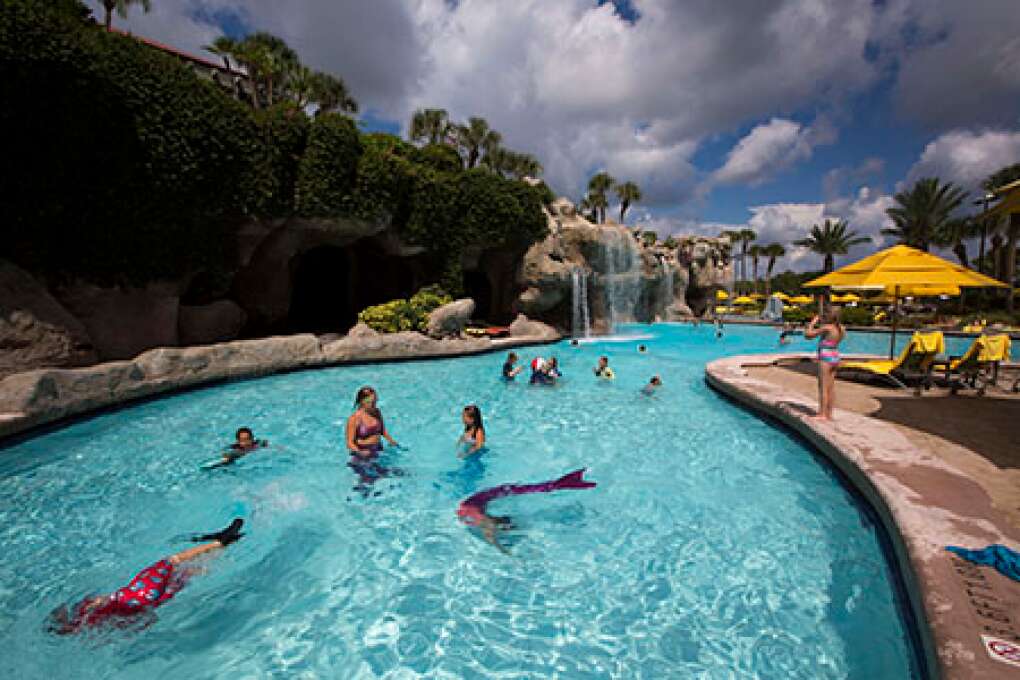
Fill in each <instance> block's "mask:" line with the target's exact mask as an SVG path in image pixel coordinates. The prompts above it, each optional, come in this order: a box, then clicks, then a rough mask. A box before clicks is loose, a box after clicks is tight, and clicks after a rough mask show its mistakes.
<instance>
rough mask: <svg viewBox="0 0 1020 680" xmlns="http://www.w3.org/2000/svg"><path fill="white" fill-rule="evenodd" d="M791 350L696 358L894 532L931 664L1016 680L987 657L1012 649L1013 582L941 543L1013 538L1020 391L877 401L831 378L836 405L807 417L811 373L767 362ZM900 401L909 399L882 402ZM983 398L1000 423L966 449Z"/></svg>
mask: <svg viewBox="0 0 1020 680" xmlns="http://www.w3.org/2000/svg"><path fill="white" fill-rule="evenodd" d="M809 356H810V355H803V357H802V358H808V357H809ZM791 357H801V355H790V354H774V355H752V356H737V357H728V358H725V359H719V360H716V361H713V362H710V363H709V364H708V365H707V366H706V367H705V377H706V380H707V382H708V383H709V384H710V385H711V386H712V387H713V388H715V389H717V390H718V391H720V392H722V393H723V394H726V395H728V396H729V397H731V398H733V399H735V400H736V401H738V402H740V403H742V404H744V405H746V406H748V407H750V408H752V409H753V410H756V411H758V412H761V413H763V414H765V415H768V416H770V417H772V418H774V419H776V420H778V421H780V422H781V423H783V424H784V425H786V426H788V427H790V428H791V429H793V430H794V431H796V432H798V433H800V434H801V435H803V436H804V437H806V438H807V439H808V440H809V441H811V442H812V443H813V444H814V445H815V446H816V448H817V449H818V450H820V451H821V452H822V453H823V454H824V455H825V456H826V457H827V458H828V459H829V460H831V461H832V463H833V464H834V465H835V466H836V467H837V468H838V469H840V470H841V471H842V472H843V473H844V474H845V475H846V476H847V477H848V478H849V479H850V481H851V482H852V483H853V484H854V485H855V486H856V487H857V488H858V489H859V490H860V492H861V493H862V494H863V496H864V497H865V498H866V499H867V500H868V501H869V502H870V503H871V505H872V506H873V507H874V509H875V510H876V512H877V514H878V515H879V517H880V518H881V520H882V522H883V524H884V525H885V527H886V529H887V530H888V533H889V535H890V538H891V540H892V543H893V549H894V551H895V553H896V558H897V562H898V565H899V567H900V569H901V572H902V574H903V576H904V580H905V585H906V588H907V591H908V597H909V600H910V606H911V609H912V610H913V613H914V616H915V619H916V620H917V621H918V625H919V628H920V634H921V635H920V637H921V642H922V648H923V650H922V651H923V654H924V656H925V657H926V659H927V662H928V666H929V670H931V671H932V672H933V673H934V674H935V675H936V676H937V677H942V678H951V679H953V680H957V679H961V680H962V679H968V680H969V679H975V680H976V679H977V678H982V679H988V678H1013V677H1017V678H1020V664H1017V665H1011V664H1009V663H1007V662H1006V661H1004V660H998V659H996V658H993V656H992V654H993V652H992V651H990V650H991V649H992V648H994V649H996V650H998V651H999V652H1003V650H1007V652H1006V654H1002V653H1000V654H999V655H998V656H1004V655H1005V656H1008V649H1009V647H1008V645H1014V646H1015V648H1016V649H1017V651H1018V652H1020V621H1018V620H1017V617H1018V612H1020V583H1017V582H1015V581H1012V580H1010V579H1008V578H1006V577H1005V576H1002V575H1001V574H999V573H998V572H996V571H995V570H994V569H991V568H989V567H977V566H975V565H972V564H970V563H968V562H966V561H964V560H962V559H960V558H958V557H956V556H955V555H953V554H952V553H949V552H947V551H946V550H945V546H946V545H960V546H964V547H967V548H983V547H985V546H986V545H989V544H993V543H1002V544H1005V545H1007V546H1010V547H1012V548H1014V549H1017V548H1018V546H1020V504H1018V503H1017V502H1016V497H1015V496H1013V495H1011V494H1012V493H1013V492H1016V487H1017V479H1016V475H1017V474H1018V473H1017V468H1018V467H1020V451H1018V449H1020V443H1018V442H1020V436H1018V432H1020V399H1015V398H1008V397H1004V398H1002V399H996V398H994V397H992V396H986V397H984V398H983V399H984V401H982V402H977V401H976V398H975V399H971V398H968V397H964V396H958V397H953V398H940V397H936V396H932V395H931V393H928V394H927V395H926V396H924V397H920V398H917V397H912V396H910V397H908V396H906V395H907V394H909V393H904V394H902V395H901V394H896V393H895V392H891V391H885V392H886V393H887V396H886V398H882V397H881V396H880V395H876V394H874V393H869V392H868V391H866V390H865V389H864V386H857V385H852V384H849V383H846V382H845V381H842V380H841V381H840V382H839V384H838V385H837V392H836V394H837V405H839V406H841V407H842V408H837V410H836V412H835V419H834V421H833V422H831V423H827V422H824V421H817V420H814V419H812V418H811V416H812V415H814V413H815V407H816V405H817V402H816V399H817V397H816V387H815V383H814V378H813V376H811V375H810V374H805V373H803V372H801V371H796V370H789V369H787V368H781V367H779V366H777V365H776V364H777V362H789V361H790V360H791ZM858 388H860V389H858ZM870 389H871V390H874V389H875V388H870ZM992 394H993V393H992V392H991V391H990V392H989V395H992ZM905 399H911V400H915V401H913V402H910V403H908V402H903V403H889V402H898V401H900V400H905ZM869 400H870V401H869ZM1000 402H1001V403H1000ZM876 404H877V408H876ZM963 404H966V405H965V406H963V407H962V408H961V407H959V405H963ZM982 407H983V408H984V409H987V408H993V407H994V408H1004V409H1006V413H1005V414H999V415H997V416H993V417H992V418H991V419H987V418H986V416H984V415H982V421H981V422H982V423H985V422H987V423H988V428H989V430H991V429H992V428H993V427H996V428H998V431H997V433H996V434H991V433H990V432H989V434H988V436H987V441H988V442H990V444H989V445H988V446H986V447H984V448H985V453H984V454H982V453H979V452H977V451H974V450H972V449H970V448H969V447H968V444H969V445H971V446H977V442H979V441H980V440H981V438H982V435H981V434H980V428H977V429H975V428H970V430H968V429H967V428H965V427H961V426H960V425H961V423H963V422H964V421H967V417H968V416H967V413H968V410H969V412H970V413H971V414H972V415H973V414H976V413H978V410H977V409H982ZM954 412H955V413H954ZM960 413H962V415H960ZM996 418H1000V419H1001V422H998V421H996V420H995V419H996ZM954 422H956V427H954V425H953V423H954ZM969 422H973V419H971V420H970V421H969ZM994 423H997V425H996V424H994ZM977 448H982V447H977ZM995 469H998V470H999V471H1001V475H1003V477H1000V476H999V475H997V474H996V471H995ZM1011 487H1012V488H1011ZM995 640H997V641H1000V642H994V641H995Z"/></svg>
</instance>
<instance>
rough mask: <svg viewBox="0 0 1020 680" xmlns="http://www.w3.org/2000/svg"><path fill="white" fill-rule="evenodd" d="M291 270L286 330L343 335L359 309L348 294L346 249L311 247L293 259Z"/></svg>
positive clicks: (348, 273) (347, 256) (349, 277)
mask: <svg viewBox="0 0 1020 680" xmlns="http://www.w3.org/2000/svg"><path fill="white" fill-rule="evenodd" d="M291 267H292V272H293V287H292V289H291V298H290V313H289V314H288V317H287V330H288V331H290V332H292V333H345V332H347V330H348V329H349V328H351V326H353V325H354V324H355V323H357V318H358V311H359V310H358V309H356V308H355V302H356V301H355V299H354V296H353V295H352V291H351V282H352V281H351V279H352V266H351V256H350V254H349V253H348V251H347V249H346V248H338V247H336V246H319V247H318V248H312V249H311V250H308V251H306V252H304V253H302V254H301V255H299V256H298V257H296V258H295V259H294V261H293V262H292V263H291Z"/></svg>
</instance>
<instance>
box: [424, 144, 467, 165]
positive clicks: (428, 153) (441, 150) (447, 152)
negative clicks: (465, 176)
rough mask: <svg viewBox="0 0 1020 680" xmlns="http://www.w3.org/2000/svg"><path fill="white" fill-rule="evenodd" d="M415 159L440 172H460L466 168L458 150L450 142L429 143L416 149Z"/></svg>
mask: <svg viewBox="0 0 1020 680" xmlns="http://www.w3.org/2000/svg"><path fill="white" fill-rule="evenodd" d="M415 151H416V152H417V153H416V154H415V155H414V158H413V159H414V161H415V162H416V163H421V164H422V165H425V166H427V167H429V168H432V169H433V170H438V171H440V172H460V171H461V170H462V169H463V168H464V161H462V160H461V158H460V154H459V153H457V150H456V149H454V148H453V147H452V146H450V145H448V144H429V145H427V146H424V147H422V148H420V149H415Z"/></svg>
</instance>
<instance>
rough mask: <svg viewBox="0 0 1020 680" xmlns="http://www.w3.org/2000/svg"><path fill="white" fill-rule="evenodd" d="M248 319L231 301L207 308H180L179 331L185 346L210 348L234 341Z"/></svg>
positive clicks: (219, 302) (238, 306)
mask: <svg viewBox="0 0 1020 680" xmlns="http://www.w3.org/2000/svg"><path fill="white" fill-rule="evenodd" d="M247 319H248V315H247V314H245V313H244V310H243V309H241V307H240V305H238V304H237V303H236V302H234V301H232V300H217V301H216V302H213V303H210V304H208V305H181V308H180V310H179V311H178V316H177V331H178V334H179V336H180V341H181V344H182V345H209V344H212V343H214V342H224V341H226V340H233V339H235V338H236V337H237V336H238V334H239V333H240V332H241V329H242V328H244V323H245V321H246V320H247Z"/></svg>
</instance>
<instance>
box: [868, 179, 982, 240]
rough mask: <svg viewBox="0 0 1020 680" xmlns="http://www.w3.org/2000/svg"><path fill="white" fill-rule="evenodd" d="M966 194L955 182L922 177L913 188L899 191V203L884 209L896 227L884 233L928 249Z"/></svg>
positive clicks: (883, 231) (896, 198) (897, 198)
mask: <svg viewBox="0 0 1020 680" xmlns="http://www.w3.org/2000/svg"><path fill="white" fill-rule="evenodd" d="M966 197H967V192H966V191H964V190H963V189H960V188H959V187H957V186H956V185H954V184H953V183H952V182H946V183H945V184H941V183H940V182H939V179H938V178H937V177H925V178H923V179H919V180H917V182H916V183H915V184H914V186H913V187H911V188H910V189H908V190H906V191H901V192H899V193H898V194H896V196H895V197H894V198H895V200H896V203H897V205H895V206H893V207H892V208H889V209H888V210H886V211H885V212H886V214H887V215H888V216H889V219H891V220H892V221H893V224H895V225H896V226H895V227H890V228H887V229H883V230H882V233H883V234H889V235H890V236H895V237H896V238H898V239H899V241H900V243H905V244H907V245H909V246H914V247H915V248H919V249H920V250H923V251H925V252H927V250H928V248H929V246H931V244H932V243H933V239H934V238H935V235H936V234H937V233H938V232H939V231H940V230H943V229H945V225H946V223H947V222H948V221H949V220H951V219H953V213H954V212H955V211H956V209H957V208H959V207H960V204H961V203H963V199H965V198H966Z"/></svg>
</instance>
